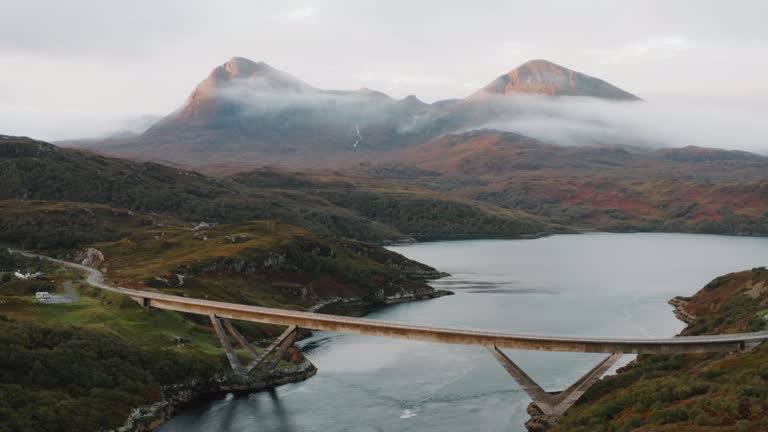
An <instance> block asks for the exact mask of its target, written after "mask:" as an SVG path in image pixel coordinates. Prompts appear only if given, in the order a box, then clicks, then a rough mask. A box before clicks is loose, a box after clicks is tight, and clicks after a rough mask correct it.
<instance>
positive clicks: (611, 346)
mask: <svg viewBox="0 0 768 432" xmlns="http://www.w3.org/2000/svg"><path fill="white" fill-rule="evenodd" d="M9 251H10V252H12V253H19V254H22V255H25V256H29V257H39V258H43V259H48V260H50V261H53V262H56V263H58V264H61V265H63V266H67V267H70V268H75V269H78V270H81V271H83V272H86V273H87V274H88V279H87V281H88V283H89V284H91V285H93V286H95V287H97V288H100V289H103V290H107V291H111V292H115V293H118V294H123V295H126V296H128V297H130V298H131V299H133V300H134V301H136V302H137V303H139V304H140V305H141V306H143V307H145V308H156V309H165V310H172V311H177V312H184V313H191V314H198V315H205V316H208V317H209V318H210V320H211V323H212V324H213V328H214V331H215V333H216V336H217V337H218V338H219V340H220V342H221V344H222V346H223V348H224V351H225V352H226V355H227V358H228V360H229V363H230V365H231V367H232V369H233V371H234V373H235V374H237V375H240V376H245V375H248V374H250V373H251V372H252V371H253V370H254V369H256V368H257V367H259V368H260V369H262V370H263V369H266V370H270V371H271V370H272V369H273V368H274V367H275V366H276V365H277V363H278V362H279V361H280V359H281V358H282V357H283V356H284V355H285V353H286V351H287V350H288V349H289V348H290V347H291V346H292V344H293V342H294V341H295V339H296V331H297V329H298V328H303V329H308V330H322V331H332V332H338V333H353V334H360V335H367V336H383V337H393V338H401V339H408V340H419V341H428V342H436V343H447V344H460V345H480V346H483V347H485V348H487V349H488V350H489V351H490V353H491V354H492V355H493V357H494V358H496V360H497V361H498V362H499V363H500V364H501V365H502V367H503V368H504V369H505V370H506V371H507V372H508V373H509V374H510V375H511V376H512V378H513V379H514V380H515V381H516V382H517V383H518V384H519V385H520V386H521V387H522V388H523V390H524V391H525V392H526V393H527V394H528V396H530V398H531V399H532V400H533V402H534V403H535V404H536V405H537V406H538V407H539V408H540V409H541V410H542V412H544V414H546V415H551V416H560V415H563V414H564V413H565V411H566V410H567V409H568V408H570V407H571V406H572V405H573V404H574V403H575V402H576V401H577V400H578V399H579V398H580V397H581V395H583V394H584V393H585V392H586V391H587V389H589V387H591V386H592V385H593V384H594V383H595V382H597V380H599V379H600V378H601V377H602V376H603V374H605V372H607V371H608V370H609V369H610V368H611V367H612V366H613V365H614V364H615V363H616V361H618V360H619V358H621V356H622V354H691V353H715V352H737V351H744V350H748V349H750V348H752V347H755V346H757V345H758V344H760V343H761V342H763V341H766V340H768V332H755V333H740V334H728V335H712V336H684V337H674V338H666V339H621V338H590V337H569V336H549V335H534V334H521V333H503V332H492V331H480V330H470V329H460V328H451V327H438V326H424V325H413V324H405V323H396V322H390V321H382V320H372V319H366V318H352V317H345V316H338V315H329V314H321V313H314V312H302V311H291V310H285V309H274V308H266V307H259V306H250V305H243V304H236V303H225V302H218V301H212V300H203V299H195V298H187V297H180V296H173V295H167V294H160V293H155V292H151V291H141V290H134V289H127V288H120V287H114V286H110V285H107V284H105V283H104V278H103V275H102V274H101V272H99V271H98V270H96V269H94V268H91V267H87V266H83V265H80V264H75V263H71V262H68V261H62V260H57V259H54V258H50V257H46V256H43V255H37V254H33V253H29V252H24V251H19V250H14V249H9ZM230 320H240V321H250V322H256V323H262V324H274V325H279V326H285V327H287V329H286V330H285V331H284V332H283V334H281V335H280V336H279V337H278V338H277V339H276V340H275V341H274V342H273V343H272V344H271V345H270V346H269V347H267V349H265V350H264V351H262V352H257V351H256V350H255V349H254V348H253V346H252V345H251V343H249V342H248V341H247V340H246V338H245V337H243V335H242V334H240V333H239V332H238V331H237V329H236V328H235V327H234V326H233V325H232V323H231V322H230ZM227 333H229V335H231V336H232V337H233V338H234V339H235V340H236V341H237V343H238V344H239V345H241V346H242V347H243V348H244V349H245V350H246V351H247V352H248V353H249V354H250V355H251V356H252V357H253V360H252V361H251V362H250V363H248V364H246V365H243V364H242V363H241V362H240V360H239V359H238V357H237V355H236V353H235V350H234V348H233V346H232V342H231V341H230V338H229V336H228V334H227ZM501 348H508V349H520V350H537V351H561V352H583V353H605V354H608V356H607V357H606V358H605V359H604V360H602V361H601V362H600V363H599V364H598V365H597V366H595V367H594V368H593V369H592V370H590V371H589V372H587V374H585V375H584V376H582V377H581V378H580V379H579V380H577V381H576V382H575V383H574V384H573V385H572V386H570V387H569V388H567V389H566V390H564V391H562V392H547V391H546V390H544V389H543V388H542V387H541V386H539V385H538V384H537V383H536V381H534V380H533V379H532V378H531V377H530V376H529V375H528V374H526V373H525V371H523V370H522V369H521V368H520V367H519V366H518V365H517V364H515V363H514V362H513V361H512V360H511V359H510V358H509V357H507V355H506V354H504V352H502V351H501Z"/></svg>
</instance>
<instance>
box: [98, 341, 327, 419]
mask: <svg viewBox="0 0 768 432" xmlns="http://www.w3.org/2000/svg"><path fill="white" fill-rule="evenodd" d="M294 351H295V352H293V353H292V356H291V360H297V359H298V360H299V364H298V365H296V366H295V367H293V368H289V369H276V370H275V371H274V372H273V373H272V374H270V375H267V376H258V375H254V376H253V377H249V378H246V379H241V378H238V377H236V376H234V375H232V374H225V373H221V374H217V375H216V376H214V377H212V378H211V379H208V380H190V381H188V382H185V383H181V384H178V385H174V386H170V387H166V388H164V389H163V396H162V399H161V400H160V401H159V402H156V403H154V404H152V405H148V406H143V407H139V408H136V409H135V410H134V411H133V412H132V413H131V415H130V416H129V417H128V420H127V421H126V422H125V424H123V426H121V427H119V428H117V429H113V430H111V431H109V432H151V431H153V430H155V429H157V428H158V427H160V425H161V424H163V423H164V422H166V421H168V420H169V419H170V418H171V417H173V416H174V415H175V414H176V413H178V412H179V411H180V410H181V409H182V408H184V407H185V406H187V405H189V404H192V403H194V402H196V401H201V400H206V399H212V398H216V397H222V396H224V395H226V394H228V393H234V394H248V393H252V392H257V391H262V390H266V389H270V388H274V387H277V386H280V385H283V384H288V383H292V382H297V381H302V380H305V379H307V378H309V377H311V376H312V375H314V374H315V373H317V369H316V368H315V366H314V365H312V363H310V362H309V361H308V360H306V359H304V358H303V356H301V354H300V353H299V354H298V357H297V356H296V353H297V352H298V351H297V350H294Z"/></svg>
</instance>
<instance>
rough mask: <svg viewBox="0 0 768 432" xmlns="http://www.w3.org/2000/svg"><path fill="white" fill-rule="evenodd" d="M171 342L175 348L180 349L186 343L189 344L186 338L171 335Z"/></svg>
mask: <svg viewBox="0 0 768 432" xmlns="http://www.w3.org/2000/svg"><path fill="white" fill-rule="evenodd" d="M171 341H172V342H173V343H174V344H176V346H179V347H181V346H184V345H187V344H188V343H190V342H191V341H190V340H189V339H187V338H185V337H182V336H176V335H173V336H171Z"/></svg>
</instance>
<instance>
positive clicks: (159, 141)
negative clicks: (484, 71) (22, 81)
mask: <svg viewBox="0 0 768 432" xmlns="http://www.w3.org/2000/svg"><path fill="white" fill-rule="evenodd" d="M504 77H507V78H504ZM510 77H516V78H514V80H516V81H514V80H512V78H510ZM563 77H567V79H566V78H563ZM520 80H523V81H525V82H528V84H525V83H523V84H520V85H513V84H512V83H513V81H514V82H518V81H520ZM563 80H565V81H563ZM497 81H499V83H501V82H504V83H505V85H504V86H501V85H500V84H498V83H497V84H494V83H492V84H490V85H489V86H486V87H485V88H484V89H481V90H479V91H478V92H476V93H475V94H473V95H472V96H470V97H468V98H466V99H451V100H445V101H438V102H435V103H432V104H427V103H424V102H422V101H421V100H419V99H418V98H416V97H415V96H408V97H406V98H404V99H394V98H391V97H389V96H388V95H386V94H384V93H381V92H378V91H375V90H371V89H367V88H362V89H359V90H354V91H342V90H323V89H319V88H316V87H313V86H312V85H310V84H308V83H306V82H304V81H302V80H301V79H299V78H296V77H294V76H292V75H290V74H288V73H286V72H283V71H281V70H278V69H276V68H273V67H272V66H270V65H268V64H266V63H264V62H254V61H251V60H248V59H245V58H241V57H234V58H232V59H230V60H229V61H228V62H226V63H224V64H223V65H221V66H218V67H216V68H214V69H213V71H212V72H211V73H210V74H209V75H208V77H207V78H206V79H204V80H203V81H202V82H201V83H200V84H199V85H198V86H197V87H196V88H195V90H194V91H193V92H192V94H191V95H190V96H189V98H188V99H187V101H186V102H185V103H184V104H183V105H182V106H181V107H180V108H179V109H178V110H176V111H175V112H173V113H171V114H170V115H168V116H166V117H165V118H163V119H162V120H160V121H158V122H157V123H156V124H155V125H153V126H152V127H150V128H149V129H148V130H147V131H146V132H144V133H143V134H141V135H140V136H136V137H120V138H119V139H112V140H108V139H107V140H102V141H93V140H91V141H88V142H86V141H79V142H69V143H64V144H65V145H67V144H69V145H74V146H83V147H87V148H91V149H95V150H97V151H102V152H106V153H109V154H112V155H118V156H126V157H132V158H140V159H144V160H154V161H160V162H171V163H174V164H182V165H187V166H193V167H201V166H204V165H208V164H214V165H217V164H218V165H223V166H230V167H231V166H241V167H242V168H249V167H251V168H252V167H255V166H263V165H278V166H283V167H297V168H318V167H323V168H335V167H340V166H349V165H353V164H356V163H359V162H378V161H381V160H383V159H386V158H385V157H384V155H387V154H389V153H392V152H398V151H400V150H402V149H406V148H409V147H411V146H414V145H417V144H421V143H424V142H427V141H430V140H432V139H434V138H436V137H439V136H441V135H444V134H446V133H452V132H457V131H462V130H468V129H475V128H478V127H482V126H484V125H486V124H488V123H491V122H496V121H503V120H505V119H509V118H511V117H513V116H518V115H521V113H520V107H514V108H513V107H510V106H507V105H505V104H504V103H500V100H499V99H498V98H490V97H481V96H482V95H485V96H488V95H491V94H495V93H499V92H500V91H501V92H503V94H504V95H507V94H510V95H511V94H512V92H513V91H525V92H527V93H535V94H540V95H551V94H556V95H563V96H570V95H578V96H593V97H596V98H603V99H611V100H637V98H636V97H634V96H632V95H630V94H629V93H626V92H624V91H622V90H620V89H617V88H616V87H613V86H611V85H610V84H608V83H605V82H603V81H601V80H598V79H596V78H592V77H588V76H586V75H583V74H579V73H576V72H573V71H569V70H568V69H566V68H563V67H560V66H556V65H554V64H552V63H548V62H545V61H542V60H539V61H534V62H529V63H526V64H525V65H523V66H521V67H520V68H518V69H516V70H515V71H513V72H510V74H507V75H504V76H503V77H502V78H499V80H497ZM561 81H563V82H561ZM521 82H522V81H521ZM508 90H509V91H508Z"/></svg>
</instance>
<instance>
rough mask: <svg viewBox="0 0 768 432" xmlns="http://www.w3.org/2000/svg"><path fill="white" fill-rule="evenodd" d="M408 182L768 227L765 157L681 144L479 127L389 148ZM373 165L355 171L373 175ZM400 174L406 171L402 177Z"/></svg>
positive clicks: (590, 209)
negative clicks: (585, 143)
mask: <svg viewBox="0 0 768 432" xmlns="http://www.w3.org/2000/svg"><path fill="white" fill-rule="evenodd" d="M392 160H393V162H392V163H389V164H383V165H382V166H383V167H391V166H393V165H392V164H393V163H394V164H395V166H397V167H399V168H398V169H399V171H400V172H409V173H411V174H410V176H409V178H408V179H407V182H408V183H409V184H418V185H420V186H422V187H425V188H431V189H435V190H440V191H443V192H446V193H450V194H452V195H458V196H464V197H466V198H470V199H473V200H479V201H485V202H488V203H491V204H495V205H497V206H500V207H505V208H509V209H514V210H518V211H525V212H527V213H531V214H534V215H538V216H541V217H543V218H545V219H546V220H548V221H549V222H552V223H558V224H564V225H570V226H577V227H583V228H589V229H601V230H611V231H637V230H640V231H673V232H681V231H686V232H709V233H721V234H766V233H768V213H766V212H768V199H766V198H768V174H766V173H768V158H766V157H763V156H760V155H756V154H753V153H748V152H741V151H728V150H721V149H706V148H700V147H685V148H679V149H660V150H649V149H639V148H631V147H626V148H625V147H563V146H557V145H552V144H549V143H545V142H541V141H538V140H535V139H532V138H529V137H526V136H523V135H519V134H514V133H511V132H500V131H494V130H477V131H471V132H465V133H462V134H455V135H447V136H444V137H441V138H438V139H436V140H433V141H431V142H428V143H425V144H422V145H419V146H414V147H412V148H410V149H408V150H406V151H405V152H402V153H399V154H397V155H394V156H393V158H392ZM380 171H381V169H380V168H379V166H378V165H370V166H360V167H358V168H356V170H355V172H358V173H360V174H366V175H370V176H377V174H378V172H380ZM404 181H405V180H404Z"/></svg>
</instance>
